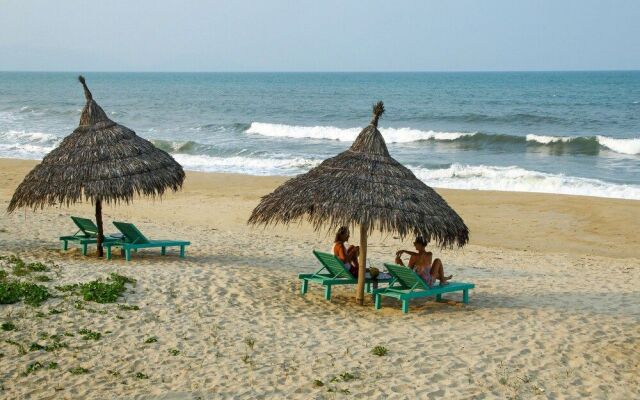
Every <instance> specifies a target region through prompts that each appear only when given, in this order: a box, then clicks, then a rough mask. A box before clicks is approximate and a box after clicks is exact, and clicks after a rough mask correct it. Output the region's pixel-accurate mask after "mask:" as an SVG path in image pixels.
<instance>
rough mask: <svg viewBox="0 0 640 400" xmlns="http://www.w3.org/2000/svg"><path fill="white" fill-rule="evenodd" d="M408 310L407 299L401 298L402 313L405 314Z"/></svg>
mask: <svg viewBox="0 0 640 400" xmlns="http://www.w3.org/2000/svg"><path fill="white" fill-rule="evenodd" d="M408 312H409V300H402V313H403V314H406V313H408Z"/></svg>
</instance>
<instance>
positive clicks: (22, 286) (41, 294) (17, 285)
mask: <svg viewBox="0 0 640 400" xmlns="http://www.w3.org/2000/svg"><path fill="white" fill-rule="evenodd" d="M50 296H51V295H50V294H49V291H48V290H47V288H46V287H44V286H41V285H36V284H35V283H30V282H20V281H14V280H5V281H0V304H13V303H17V302H19V301H20V300H22V299H23V300H24V302H25V303H26V304H28V305H30V306H34V307H36V306H39V305H40V304H42V303H43V302H44V301H46V300H47V299H48V298H49V297H50Z"/></svg>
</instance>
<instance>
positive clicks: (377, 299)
mask: <svg viewBox="0 0 640 400" xmlns="http://www.w3.org/2000/svg"><path fill="white" fill-rule="evenodd" d="M373 296H374V298H373V304H374V306H375V307H376V310H379V309H380V298H381V297H382V296H380V294H379V293H376V294H374V295H373Z"/></svg>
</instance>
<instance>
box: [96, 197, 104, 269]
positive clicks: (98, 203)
mask: <svg viewBox="0 0 640 400" xmlns="http://www.w3.org/2000/svg"><path fill="white" fill-rule="evenodd" d="M96 225H98V238H97V243H96V244H97V246H98V257H102V255H103V253H102V241H103V240H104V230H103V228H102V201H101V200H100V198H97V199H96Z"/></svg>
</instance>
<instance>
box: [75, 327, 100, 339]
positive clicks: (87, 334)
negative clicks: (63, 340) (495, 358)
mask: <svg viewBox="0 0 640 400" xmlns="http://www.w3.org/2000/svg"><path fill="white" fill-rule="evenodd" d="M78 333H79V334H81V335H82V339H83V340H100V338H101V337H102V333H100V332H94V331H92V330H91V329H80V330H79V331H78Z"/></svg>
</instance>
